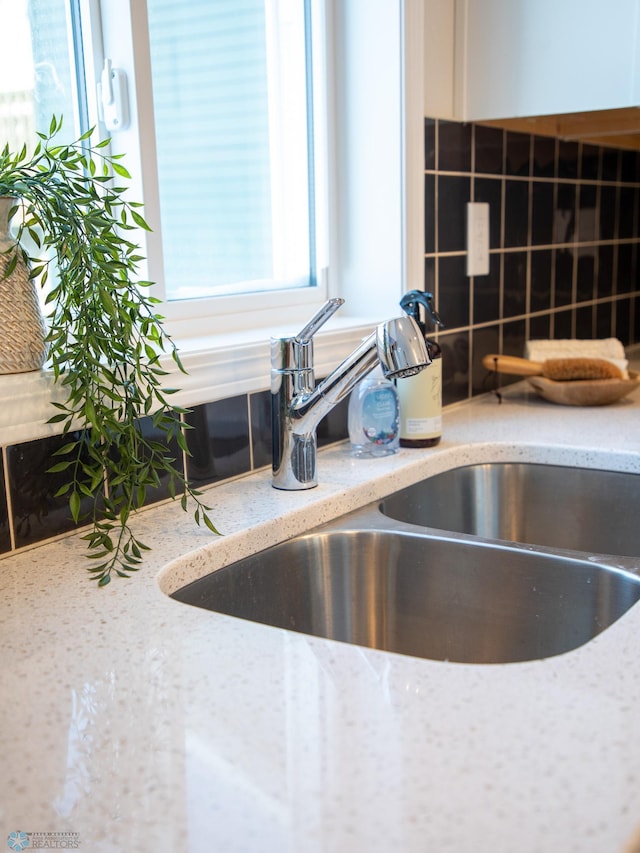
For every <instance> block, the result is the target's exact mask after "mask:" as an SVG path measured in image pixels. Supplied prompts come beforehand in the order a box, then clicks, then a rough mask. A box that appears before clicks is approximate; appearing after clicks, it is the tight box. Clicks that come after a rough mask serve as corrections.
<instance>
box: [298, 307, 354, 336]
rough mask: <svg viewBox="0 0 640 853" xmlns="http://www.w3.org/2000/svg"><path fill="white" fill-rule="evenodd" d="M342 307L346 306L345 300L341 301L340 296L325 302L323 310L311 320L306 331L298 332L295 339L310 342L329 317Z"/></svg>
mask: <svg viewBox="0 0 640 853" xmlns="http://www.w3.org/2000/svg"><path fill="white" fill-rule="evenodd" d="M341 305H344V299H341V298H340V297H339V296H336V297H334V298H333V299H329V300H328V302H325V304H324V305H323V306H322V308H321V309H320V310H319V311H318V312H317V313H316V314H314V315H313V317H312V318H311V319H310V320H309V322H308V323H307V325H306V326H305V327H304V329H302V330H301V331H300V332H298V334H297V335H296V337H295V339H296V341H300V342H302V341H310V340H311V338H312V337H313V336H314V335H315V333H316V332H317V331H318V329H319V328H320V326H324V324H325V323H326V322H327V320H328V319H329V317H331V316H332V315H333V314H335V313H336V311H337V310H338V308H339V307H340V306H341Z"/></svg>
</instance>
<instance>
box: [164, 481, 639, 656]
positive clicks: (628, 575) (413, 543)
mask: <svg viewBox="0 0 640 853" xmlns="http://www.w3.org/2000/svg"><path fill="white" fill-rule="evenodd" d="M434 479H437V478H434ZM418 495H420V492H418ZM548 500H549V502H550V503H552V504H555V506H556V509H557V508H558V502H557V500H556V499H554V498H553V496H548ZM386 503H387V502H385V505H386ZM393 505H396V504H393ZM397 506H400V504H397ZM407 506H410V503H408V504H407ZM420 513H422V510H420ZM427 517H428V518H429V520H430V521H432V519H431V517H430V515H429V516H427ZM420 518H423V516H422V514H420ZM379 520H380V514H379V512H378V509H377V506H375V507H373V508H370V509H369V510H368V511H360V512H359V513H354V514H352V515H351V516H347V517H346V521H345V520H342V521H341V522H339V523H337V524H334V525H325V526H324V527H322V528H318V529H317V530H316V531H313V532H311V533H309V534H306V535H303V536H299V537H297V538H295V539H292V540H290V541H287V542H284V543H282V544H280V545H276V546H274V547H272V548H269V549H268V550H266V551H263V552H261V553H258V554H255V555H253V556H251V557H247V558H245V559H242V560H240V561H238V562H236V563H234V564H232V565H230V566H228V567H226V568H222V569H219V570H217V571H215V572H212V573H211V574H209V575H207V576H206V577H203V578H201V579H199V580H197V581H194V582H193V583H191V584H189V585H188V586H186V587H184V588H182V589H181V590H179V591H177V592H175V593H174V594H173V597H174V598H175V599H177V600H178V601H181V602H185V603H187V604H192V605H196V606H198V607H203V608H207V609H209V610H214V611H216V612H218V613H225V614H229V615H231V616H236V617H240V618H241V619H249V620H252V621H254V622H260V623H264V624H267V625H272V626H276V627H278V628H287V629H289V630H291V631H298V632H302V633H305V634H311V635H315V636H320V637H327V638H330V639H333V640H342V641H345V642H348V643H354V644H356V645H361V646H368V647H372V648H376V649H383V650H387V651H392V652H400V653H403V654H407V655H414V656H417V657H423V658H431V659H435V660H450V661H458V662H464V663H506V662H515V661H526V660H533V659H538V658H544V657H549V656H552V655H557V654H561V653H563V652H567V651H570V650H571V649H575V648H577V647H578V646H581V645H582V644H584V643H586V642H588V641H589V640H590V639H591V638H593V637H594V636H595V635H596V634H598V633H600V632H601V631H603V630H604V629H605V628H607V627H608V626H609V625H611V624H612V623H613V622H615V620H616V619H618V618H619V617H620V616H621V615H622V614H623V613H624V612H625V611H626V610H628V609H629V608H630V607H631V606H632V605H633V604H635V602H637V601H638V599H639V598H640V577H638V576H636V575H634V574H633V573H632V572H629V571H624V570H622V569H620V568H616V567H613V566H607V565H604V564H600V563H598V562H595V561H593V560H591V561H590V560H587V559H579V558H576V557H574V556H570V555H557V554H553V553H546V552H544V551H541V550H535V549H531V548H526V547H523V546H518V545H507V544H499V543H487V542H482V541H480V540H478V541H465V540H460V539H455V538H451V537H447V536H442V535H440V536H438V535H432V534H427V533H418V532H414V531H411V530H405V529H394V530H386V529H376V528H375V527H374V525H376V524H377V523H379ZM443 520H444V519H443ZM359 522H364V524H361V523H359ZM390 523H391V522H390ZM400 526H401V525H399V526H398V527H400Z"/></svg>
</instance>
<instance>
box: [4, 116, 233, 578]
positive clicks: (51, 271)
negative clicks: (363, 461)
mask: <svg viewBox="0 0 640 853" xmlns="http://www.w3.org/2000/svg"><path fill="white" fill-rule="evenodd" d="M61 126H62V118H60V119H57V118H56V117H55V116H54V117H53V118H52V120H51V124H50V127H49V133H48V134H43V133H39V134H38V137H39V140H38V143H37V145H36V147H35V149H34V151H33V152H32V153H31V154H28V153H27V150H26V148H23V149H22V150H21V151H20V152H18V153H12V152H10V151H9V149H8V147H7V146H5V148H4V150H3V151H2V154H0V195H3V196H11V197H15V199H16V205H15V207H12V211H11V214H10V217H11V219H12V224H13V227H14V230H15V236H16V239H17V245H16V248H15V249H14V250H13V251H14V256H13V257H11V258H9V262H8V264H7V268H6V270H5V276H7V275H9V274H10V273H11V271H12V269H13V268H14V267H15V264H16V262H17V253H18V252H20V253H22V255H23V256H24V258H25V259H26V260H27V262H28V264H29V265H30V267H31V277H32V278H33V279H37V280H38V281H39V282H40V284H41V285H42V286H44V285H46V284H47V283H48V285H49V288H48V292H47V296H46V302H45V306H46V308H45V317H46V322H47V328H48V334H47V345H48V360H49V365H50V369H51V370H52V372H53V377H54V380H55V382H56V383H58V384H59V385H60V386H61V387H62V388H63V389H64V392H65V394H66V400H65V402H54V403H53V404H52V405H53V406H54V407H55V409H56V412H55V414H53V415H52V417H51V418H50V419H49V423H52V424H58V425H59V427H60V428H61V430H62V434H63V436H64V437H65V438H64V440H63V444H62V446H61V447H60V449H59V450H58V451H57V454H56V456H57V459H56V461H55V463H54V464H53V465H52V466H51V468H50V469H49V471H50V473H51V474H52V475H55V476H56V477H57V478H58V480H62V482H61V484H60V485H59V488H58V489H57V491H56V492H55V495H56V497H58V498H61V497H65V498H66V499H67V500H68V503H69V509H70V512H71V516H72V517H73V520H74V522H75V523H76V524H89V525H90V526H91V527H90V530H89V532H87V533H86V535H84V536H83V539H85V540H86V541H87V542H88V547H87V557H88V558H89V559H90V561H91V562H90V564H89V571H90V572H91V576H92V577H93V578H95V579H96V580H97V582H98V584H99V586H105V585H106V584H108V583H109V581H110V580H111V577H112V576H113V575H114V574H116V575H118V576H120V577H129V576H130V573H131V572H134V571H136V570H137V569H138V568H139V567H140V564H141V562H142V559H143V552H144V551H147V550H149V548H148V546H146V545H145V544H144V543H143V542H141V541H140V540H139V539H138V538H137V536H136V535H135V534H134V532H133V530H132V528H131V526H130V520H131V516H132V514H133V513H134V512H135V511H136V510H137V509H139V508H140V507H142V506H143V504H144V503H145V499H146V496H147V491H148V490H149V489H154V488H157V487H158V486H159V485H160V478H161V477H165V478H166V477H168V483H169V486H168V487H169V492H170V494H171V496H172V497H174V498H176V497H178V496H179V497H180V500H181V502H182V507H183V509H185V510H187V509H189V506H190V505H191V506H193V502H194V503H195V509H194V517H195V521H196V522H197V523H198V524H201V523H203V524H204V525H206V527H208V528H209V529H210V530H211V531H212V532H213V533H217V532H218V531H217V530H216V528H215V526H214V524H213V522H212V521H211V519H210V517H209V515H208V510H209V507H207V506H205V505H204V504H203V503H202V502H201V500H200V497H199V495H200V493H199V492H197V491H195V490H194V489H192V488H191V486H190V485H189V483H188V481H187V480H186V477H185V475H184V474H183V472H182V471H181V470H180V468H179V467H177V466H176V460H175V458H174V457H173V456H172V455H171V452H170V451H169V449H168V446H169V444H170V443H171V442H174V443H175V444H177V446H178V447H179V448H180V449H181V450H182V451H184V452H186V453H188V449H187V442H186V440H185V432H184V429H185V426H186V425H185V424H184V423H183V422H182V418H181V415H183V414H184V413H185V412H186V410H184V409H182V408H180V407H178V406H172V405H171V403H170V401H169V399H168V398H169V396H170V395H171V393H174V390H173V389H168V388H163V387H162V382H163V378H164V377H165V376H166V373H167V372H166V371H165V370H164V369H163V368H162V367H161V365H160V359H161V357H162V356H163V355H164V354H169V353H170V355H171V357H172V358H173V361H174V362H175V364H176V365H177V367H178V368H179V369H180V370H181V371H183V372H184V368H183V366H182V364H181V361H180V356H179V354H178V351H177V348H176V346H175V345H174V343H173V342H172V340H171V338H170V337H169V335H168V334H167V333H166V332H165V331H164V329H163V325H162V320H163V318H162V317H161V316H160V315H159V314H158V313H157V305H158V303H159V300H158V299H156V298H154V297H153V296H152V295H151V294H150V291H149V287H150V284H151V283H150V282H148V281H137V280H136V270H137V267H138V264H139V262H140V261H142V260H143V258H142V256H141V255H140V254H139V246H138V245H137V244H136V243H135V241H134V240H133V239H131V238H132V236H133V234H132V232H135V231H136V230H137V229H139V228H142V229H144V230H150V229H149V226H148V225H147V223H146V221H145V219H144V217H143V215H142V213H141V211H140V208H141V207H142V205H141V204H140V203H136V202H131V201H127V200H126V199H125V193H126V191H127V181H128V179H129V178H130V175H129V172H128V171H127V169H126V168H125V166H124V165H123V163H122V162H121V155H110V154H109V153H108V150H107V149H108V144H109V140H105V141H100V142H97V143H96V144H95V145H93V144H92V143H91V136H92V132H91V131H90V132H88V133H85V134H84V135H83V136H81V137H80V138H79V139H77V140H76V141H75V142H73V143H71V144H57V142H56V139H55V137H56V136H57V134H58V133H59V131H60V128H61ZM27 244H29V245H30V246H31V247H35V249H34V248H30V249H29V251H27V249H25V245H27ZM143 419H144V420H143ZM147 419H150V420H151V423H152V424H153V427H154V428H155V433H156V437H155V438H153V437H149V436H148V435H147V434H146V433H148V432H149V430H145V429H143V423H144V422H145V421H146V423H148V420H147ZM152 432H153V431H152ZM158 433H159V436H160V438H159V439H158V437H157V434H158Z"/></svg>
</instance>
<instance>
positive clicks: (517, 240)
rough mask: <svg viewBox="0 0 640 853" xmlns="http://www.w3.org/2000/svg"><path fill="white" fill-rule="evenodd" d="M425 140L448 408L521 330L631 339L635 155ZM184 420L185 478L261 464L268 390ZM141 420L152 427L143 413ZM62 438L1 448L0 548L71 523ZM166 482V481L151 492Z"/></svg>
mask: <svg viewBox="0 0 640 853" xmlns="http://www.w3.org/2000/svg"><path fill="white" fill-rule="evenodd" d="M424 140H425V182H424V193H425V266H424V270H425V279H424V287H425V289H426V290H428V291H430V292H432V293H434V294H435V296H436V300H437V307H438V310H439V312H440V314H441V315H442V318H443V320H444V322H445V324H446V329H445V330H444V331H443V332H441V333H440V334H439V335H438V340H439V341H440V344H441V346H442V350H443V403H444V405H445V406H446V405H449V404H453V403H457V402H459V401H462V400H465V399H467V398H468V397H470V396H472V395H474V394H481V393H486V392H488V391H491V390H493V388H494V385H496V384H497V385H506V384H509V382H511V381H517V377H508V376H501V377H497V375H496V374H491V373H489V372H487V371H486V369H485V368H484V367H483V365H482V358H483V356H484V355H486V353H488V352H504V353H507V354H511V355H522V354H523V351H524V345H525V342H526V340H527V339H528V338H529V339H531V338H550V337H555V338H563V337H572V336H576V337H584V338H589V337H592V336H595V337H609V336H611V335H615V336H617V337H619V338H620V339H621V340H622V341H623V343H624V344H632V343H638V342H640V281H639V273H638V263H639V261H640V232H639V229H640V154H639V153H638V152H635V151H624V150H618V149H615V148H608V147H600V146H596V145H583V144H579V143H576V142H564V141H561V140H556V139H552V138H549V137H543V136H531V135H529V134H526V133H525V134H522V133H512V132H506V131H503V130H500V129H498V128H495V127H488V126H483V125H476V124H466V123H465V124H461V123H457V122H444V121H439V120H436V119H432V118H427V119H426V120H425V125H424ZM374 177H375V176H372V180H373V179H374ZM469 201H476V202H487V203H488V204H489V208H490V219H489V222H490V255H489V273H488V274H487V275H482V276H474V277H468V276H467V275H466V205H467V202H469ZM266 382H267V377H265V384H266ZM347 407H348V400H344V401H343V402H342V403H341V404H340V406H338V407H337V408H336V409H335V410H334V411H333V412H332V413H331V415H330V416H328V417H327V418H325V419H323V421H322V422H321V424H320V427H319V429H318V440H319V443H320V444H321V445H325V444H328V443H330V442H334V441H340V440H343V439H345V438H347V437H348V431H347ZM185 420H186V422H187V424H188V425H189V426H190V427H191V429H187V430H186V437H187V442H188V446H189V449H190V451H191V454H192V455H191V456H186V457H184V456H182V454H181V451H180V450H179V448H178V447H177V445H174V446H172V447H171V448H170V452H171V454H172V455H173V456H175V458H176V460H177V462H178V465H179V466H180V465H186V471H187V476H188V478H189V479H190V480H191V481H192V482H193V485H194V486H196V487H197V486H198V485H205V484H209V483H215V482H218V481H220V480H224V479H226V478H229V477H235V476H239V475H242V474H245V473H247V472H249V471H251V470H255V469H257V468H262V467H265V466H268V465H269V464H270V462H271V410H270V392H269V391H268V390H263V391H256V392H254V393H251V394H249V395H245V394H241V395H239V396H234V397H231V398H229V399H226V400H217V401H215V402H210V403H206V404H204V405H200V406H196V407H194V409H193V411H192V412H191V413H190V414H188V415H186V416H185ZM144 429H145V431H148V430H151V432H148V434H149V435H153V431H152V427H151V425H150V423H145V424H144ZM66 440H67V439H63V438H61V437H59V436H56V437H48V438H43V439H40V440H38V441H30V442H25V443H22V444H15V445H12V446H10V447H7V448H5V455H4V460H5V462H3V463H2V467H3V470H2V474H3V477H2V478H0V553H10V552H11V550H13V549H15V548H20V547H23V546H27V545H32V544H35V543H39V542H43V541H45V540H46V539H48V538H50V537H52V536H56V535H59V534H61V533H66V532H69V531H73V530H74V529H75V526H74V524H73V521H72V519H71V517H70V514H69V511H68V509H67V502H66V498H65V497H56V494H55V493H56V491H57V489H58V486H59V481H58V480H57V478H56V477H55V476H54V475H51V474H48V473H47V469H48V468H49V467H50V466H51V465H52V464H53V462H54V461H56V459H55V457H54V456H53V454H54V452H55V450H56V449H58V448H59V447H60V446H61V445H62V443H64V442H65V441H66ZM5 464H6V472H5V471H4V465H5ZM5 482H7V483H8V485H9V495H6V494H5V488H4V483H5ZM168 493H169V492H168V485H167V483H166V482H164V481H163V482H162V483H161V486H160V488H159V489H156V490H152V491H151V492H150V493H149V494H148V496H147V497H148V501H150V502H152V501H157V500H160V499H163V498H165V497H166V496H167V495H168ZM84 508H85V509H87V508H88V506H85V507H84Z"/></svg>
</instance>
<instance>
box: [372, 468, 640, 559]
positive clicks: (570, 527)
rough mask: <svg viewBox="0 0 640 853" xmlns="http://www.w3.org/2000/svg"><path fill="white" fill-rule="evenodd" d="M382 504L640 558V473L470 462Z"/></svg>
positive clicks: (453, 523)
mask: <svg viewBox="0 0 640 853" xmlns="http://www.w3.org/2000/svg"><path fill="white" fill-rule="evenodd" d="M380 509H381V511H382V513H383V514H384V515H385V516H388V517H389V518H393V519H396V520H399V521H403V522H407V523H409V524H417V525H420V526H422V527H429V528H435V529H438V530H447V531H450V532H458V533H465V534H472V535H474V536H481V537H483V538H486V539H498V540H507V541H510V542H522V543H527V544H531V545H543V546H548V547H550V548H561V549H570V550H573V551H583V552H588V553H589V554H612V555H618V556H629V557H640V524H639V523H638V511H639V509H640V474H631V473H618V472H614V471H599V470H594V469H588V468H569V467H564V466H558V465H540V464H533V463H502V462H500V463H495V462H493V463H489V464H476V465H468V466H465V467H461V468H454V469H452V470H450V471H445V472H444V473H442V474H436V475H435V476H433V477H429V479H427V480H423V481H422V482H420V483H417V484H416V485H414V486H410V487H408V488H406V489H403V490H402V491H400V492H398V493H396V494H394V495H391V496H390V497H388V498H386V499H385V500H383V501H382V502H381V504H380Z"/></svg>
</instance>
